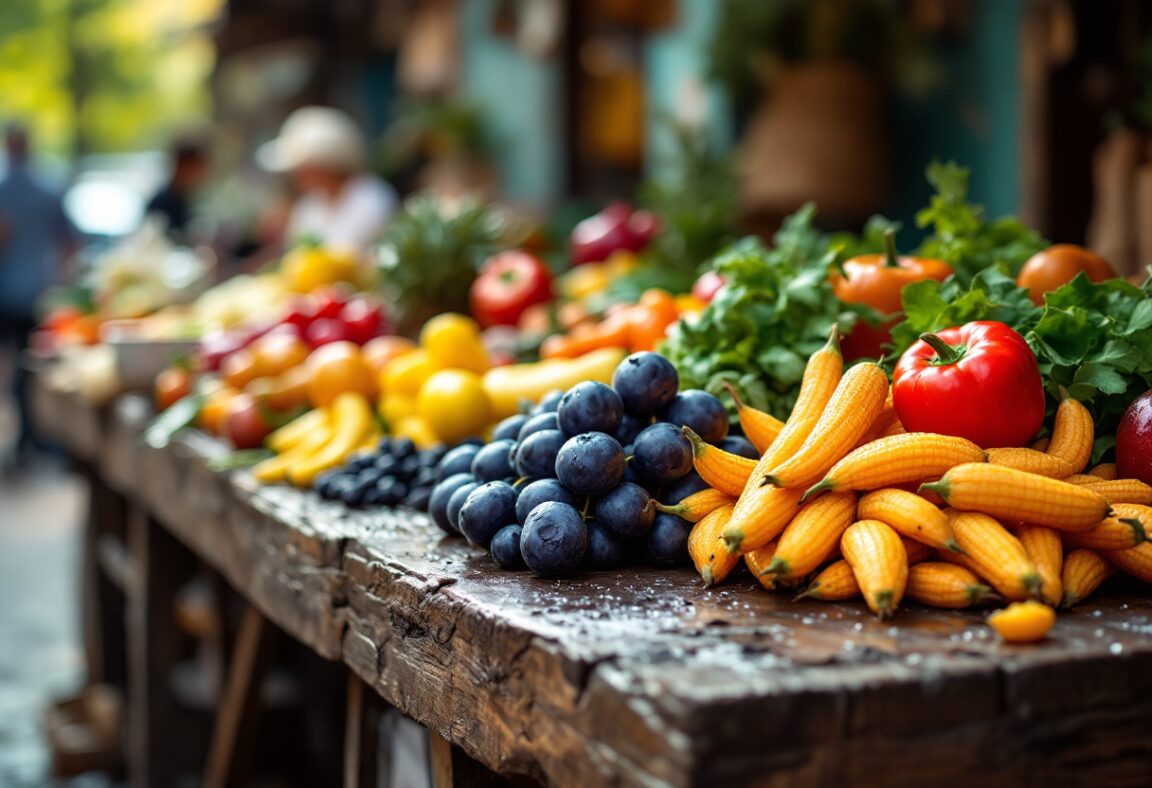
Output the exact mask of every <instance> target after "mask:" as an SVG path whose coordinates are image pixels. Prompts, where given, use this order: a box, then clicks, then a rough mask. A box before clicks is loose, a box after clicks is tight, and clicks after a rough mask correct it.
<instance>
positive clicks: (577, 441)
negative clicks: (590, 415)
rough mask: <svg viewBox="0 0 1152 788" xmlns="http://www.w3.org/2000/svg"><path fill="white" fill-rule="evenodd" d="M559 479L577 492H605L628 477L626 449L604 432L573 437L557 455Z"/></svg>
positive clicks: (588, 494) (592, 495) (585, 493)
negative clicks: (625, 474) (626, 471)
mask: <svg viewBox="0 0 1152 788" xmlns="http://www.w3.org/2000/svg"><path fill="white" fill-rule="evenodd" d="M556 478H557V479H559V480H560V483H561V484H563V485H564V486H565V487H567V488H568V489H569V490H571V491H572V492H574V493H575V494H576V495H586V496H589V497H595V496H597V495H603V494H604V493H606V492H608V491H609V490H611V489H612V488H613V487H615V486H616V485H618V484H620V480H621V479H623V478H624V449H623V447H622V446H621V445H620V444H619V443H618V442H617V440H616V439H615V438H613V437H612V436H611V435H605V434H604V433H603V432H586V433H584V434H583V435H577V436H576V437H575V438H569V439H568V441H567V443H565V444H564V446H563V447H562V448H561V449H560V453H559V454H557V455H556Z"/></svg>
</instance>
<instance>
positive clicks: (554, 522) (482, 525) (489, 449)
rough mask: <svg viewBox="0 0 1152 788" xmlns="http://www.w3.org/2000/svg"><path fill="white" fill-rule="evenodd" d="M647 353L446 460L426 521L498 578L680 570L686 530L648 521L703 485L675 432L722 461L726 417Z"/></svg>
mask: <svg viewBox="0 0 1152 788" xmlns="http://www.w3.org/2000/svg"><path fill="white" fill-rule="evenodd" d="M679 386H680V378H679V375H678V374H677V372H676V368H675V367H674V366H673V365H672V363H671V362H670V361H668V360H667V359H666V358H664V357H663V356H661V355H659V354H657V353H635V354H633V355H631V356H629V357H628V358H626V359H624V361H622V362H621V363H620V366H619V367H617V368H616V372H615V374H614V375H613V378H612V385H611V386H608V385H605V384H603V383H596V382H584V383H579V384H577V385H575V386H573V387H572V388H570V389H568V391H566V392H560V391H555V392H552V393H550V394H548V395H547V396H545V397H544V399H543V400H542V401H541V402H540V403H539V404H538V405H537V406H536V407H535V408H533V409H532V411H531V412H529V413H526V414H522V415H517V416H511V417H509V418H507V419H505V420H504V421H502V422H500V424H498V425H497V426H496V428H495V430H494V431H493V435H492V441H491V442H490V443H488V444H487V445H486V446H483V447H477V446H463V447H458V448H456V449H453V450H452V451H450V452H448V453H447V454H446V455H445V456H444V459H443V460H442V461H441V463H440V465H439V467H438V468H437V477H438V483H437V484H436V487H435V488H434V489H433V490H432V495H431V499H430V501H429V507H428V511H429V514H430V515H431V517H432V520H433V521H434V522H435V523H436V524H437V525H438V526H440V527H441V528H442V529H444V531H446V532H447V533H449V534H462V535H463V536H464V537H465V538H466V539H467V540H468V541H469V542H471V543H472V544H474V545H479V546H481V547H484V548H486V549H487V550H489V552H490V553H491V555H492V558H493V560H494V561H495V562H496V563H497V564H498V565H499V566H501V567H503V568H505V569H520V568H524V567H527V568H528V569H531V570H532V571H534V572H536V573H537V574H540V575H546V576H558V575H565V574H570V573H572V572H574V571H577V570H579V569H607V568H610V567H614V566H618V565H620V564H622V563H624V562H625V561H626V560H629V559H639V560H643V561H646V562H648V563H650V564H654V565H657V566H676V565H680V564H684V563H687V561H688V546H687V545H688V533H689V531H690V530H691V524H690V523H688V522H687V521H685V520H682V519H681V518H679V517H676V516H674V515H670V514H666V513H663V512H658V511H657V510H656V508H655V505H654V502H655V501H659V502H661V503H669V504H673V503H678V502H679V501H680V500H682V499H683V498H685V497H687V496H688V495H690V494H692V493H693V492H697V491H699V490H703V489H705V488H707V486H708V485H706V484H705V483H704V481H703V480H702V479H701V478H700V477H699V475H697V473H696V472H695V471H694V470H693V468H692V446H691V444H690V443H689V442H688V439H687V438H685V437H684V434H683V431H682V430H681V427H684V426H687V427H691V428H692V429H693V430H694V431H695V432H696V433H697V434H698V435H700V436H701V437H702V438H703V439H704V440H706V441H708V442H709V443H713V444H717V445H721V444H723V445H724V447H725V448H726V449H727V450H729V451H738V452H740V453H745V452H746V451H754V450H752V448H751V445H750V444H749V445H747V446H745V445H744V444H746V443H747V441H745V440H744V439H743V438H736V437H728V413H727V411H726V410H725V408H724V406H723V405H722V404H721V403H720V401H719V400H718V399H716V398H715V397H713V396H712V395H711V394H708V393H706V392H704V391H699V390H688V391H683V392H681V391H679Z"/></svg>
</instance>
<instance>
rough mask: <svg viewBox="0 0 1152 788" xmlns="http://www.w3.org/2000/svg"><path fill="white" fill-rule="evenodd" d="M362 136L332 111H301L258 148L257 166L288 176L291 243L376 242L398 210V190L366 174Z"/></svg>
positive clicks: (349, 245) (366, 244)
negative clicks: (292, 194)
mask: <svg viewBox="0 0 1152 788" xmlns="http://www.w3.org/2000/svg"><path fill="white" fill-rule="evenodd" d="M367 158H368V152H367V144H366V143H365V141H364V135H363V133H362V132H361V131H360V128H359V127H358V126H357V125H356V123H355V121H353V120H352V118H350V117H349V116H348V115H346V114H345V113H343V112H341V111H340V110H337V109H332V108H331V107H302V108H300V109H298V110H296V111H295V112H293V113H292V114H291V115H289V116H288V119H287V120H285V121H284V125H283V127H281V129H280V135H279V136H278V137H276V139H274V140H272V141H271V142H267V143H265V144H264V145H262V146H260V148H259V150H257V152H256V160H257V162H258V163H259V164H260V165H261V166H262V167H264V168H265V169H267V170H269V171H271V172H282V173H287V174H288V176H289V177H290V179H291V181H292V184H293V186H294V187H295V188H296V190H297V192H298V197H297V199H296V202H295V204H294V205H293V207H292V211H291V215H290V216H289V218H288V226H287V231H286V239H285V240H287V241H288V242H289V243H291V242H293V241H296V240H298V239H300V238H303V237H313V238H315V239H316V240H318V241H319V242H321V243H323V244H325V245H330V246H339V247H347V248H352V249H366V248H368V247H369V246H371V244H372V243H373V242H375V241H376V240H378V239H379V238H380V236H381V235H382V234H383V232H384V229H385V228H386V227H387V224H388V218H389V217H390V216H391V215H392V213H393V212H394V211H395V210H396V205H397V203H398V198H397V196H396V190H395V189H393V188H392V187H391V186H390V185H389V184H387V183H386V182H384V181H383V180H381V179H380V178H377V177H376V176H375V175H372V174H371V173H369V172H368V171H367V169H366V165H367Z"/></svg>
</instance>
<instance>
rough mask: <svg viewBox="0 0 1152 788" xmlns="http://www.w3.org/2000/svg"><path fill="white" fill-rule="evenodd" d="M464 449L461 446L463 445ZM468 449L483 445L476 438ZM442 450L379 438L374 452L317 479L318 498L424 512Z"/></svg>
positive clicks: (430, 495)
mask: <svg viewBox="0 0 1152 788" xmlns="http://www.w3.org/2000/svg"><path fill="white" fill-rule="evenodd" d="M462 445H463V444H462ZM470 445H471V446H472V447H473V448H477V447H479V446H482V445H483V441H481V440H480V439H479V438H476V439H472V440H471V443H470ZM447 452H448V449H447V448H445V447H442V446H438V447H436V448H432V449H427V450H425V451H418V450H417V449H416V445H415V444H414V443H413V442H412V441H411V440H410V439H409V438H382V439H381V440H380V445H379V446H377V447H376V451H365V452H358V453H356V454H354V455H352V456H351V457H349V458H348V461H347V462H345V463H344V465H343V466H341V467H339V468H334V469H332V470H330V471H326V472H325V473H323V474H321V475H320V476H319V477H317V479H316V483H315V490H316V492H317V493H319V494H320V497H322V498H325V499H328V500H332V501H342V502H343V503H345V504H347V505H348V506H352V507H361V506H373V505H377V506H409V507H411V508H413V509H419V510H420V511H424V510H425V509H427V508H428V500H429V499H430V498H431V497H432V488H433V487H434V486H435V484H436V468H437V466H438V465H439V464H440V461H441V460H442V459H443V458H444V456H445V454H447Z"/></svg>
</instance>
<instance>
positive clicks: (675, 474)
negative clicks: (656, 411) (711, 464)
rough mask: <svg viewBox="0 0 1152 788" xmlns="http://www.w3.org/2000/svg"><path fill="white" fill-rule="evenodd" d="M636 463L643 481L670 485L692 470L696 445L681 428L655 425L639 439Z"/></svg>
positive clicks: (646, 430) (661, 424)
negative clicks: (693, 449)
mask: <svg viewBox="0 0 1152 788" xmlns="http://www.w3.org/2000/svg"><path fill="white" fill-rule="evenodd" d="M634 447H635V448H634V451H635V452H636V453H635V454H634V455H633V457H632V463H634V464H635V465H636V472H637V473H638V474H639V475H640V477H641V478H643V479H645V480H647V481H649V482H652V483H655V484H657V485H664V484H670V483H671V482H674V481H676V480H677V479H679V478H681V477H683V476H684V475H685V474H687V473H688V472H689V471H690V470H692V444H691V443H689V442H688V439H687V438H685V437H684V433H683V432H681V431H680V428H679V427H677V426H674V425H672V424H665V423H660V424H653V425H652V426H651V427H646V428H645V429H644V431H643V432H641V433H640V434H639V435H637V436H636V443H635V444H634Z"/></svg>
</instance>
